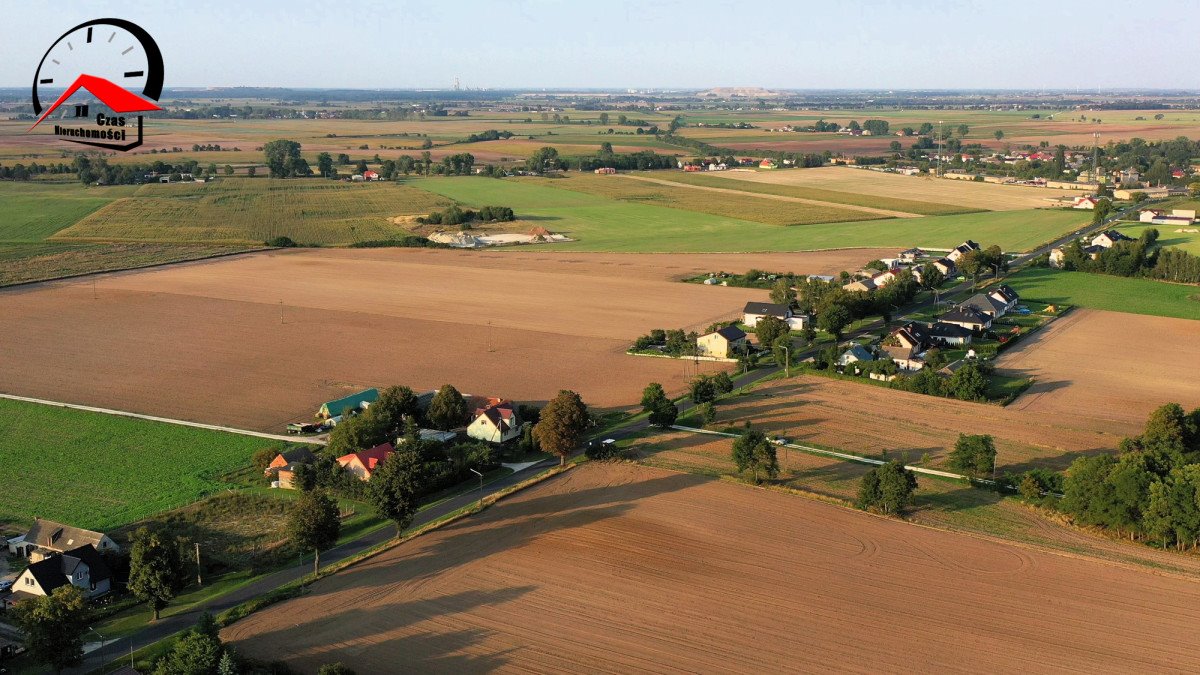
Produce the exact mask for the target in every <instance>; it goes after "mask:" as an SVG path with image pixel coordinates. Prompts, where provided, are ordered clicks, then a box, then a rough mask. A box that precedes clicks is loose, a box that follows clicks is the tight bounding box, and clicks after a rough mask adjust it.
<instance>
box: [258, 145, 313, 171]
mask: <svg viewBox="0 0 1200 675" xmlns="http://www.w3.org/2000/svg"><path fill="white" fill-rule="evenodd" d="M263 155H264V156H265V157H266V162H267V169H268V170H269V171H270V172H271V177H272V178H287V177H289V176H293V175H296V174H295V173H294V171H295V169H296V167H297V163H296V160H300V161H303V160H302V158H301V157H300V144H299V143H297V142H296V141H289V140H286V139H282V138H281V139H278V140H274V141H268V142H267V143H265V144H264V145H263ZM306 166H307V165H306Z"/></svg>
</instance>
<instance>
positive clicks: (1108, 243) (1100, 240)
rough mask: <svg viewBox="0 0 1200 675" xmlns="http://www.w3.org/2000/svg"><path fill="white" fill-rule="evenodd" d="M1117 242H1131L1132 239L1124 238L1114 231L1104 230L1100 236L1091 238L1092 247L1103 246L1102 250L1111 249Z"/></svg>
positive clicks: (1124, 236)
mask: <svg viewBox="0 0 1200 675" xmlns="http://www.w3.org/2000/svg"><path fill="white" fill-rule="evenodd" d="M1118 241H1133V237H1129V236H1126V235H1124V234H1121V233H1120V232H1117V231H1116V230H1105V231H1103V232H1101V233H1100V234H1098V235H1096V236H1094V237H1092V246H1103V247H1104V248H1112V247H1113V245H1114V244H1116V243H1117V242H1118Z"/></svg>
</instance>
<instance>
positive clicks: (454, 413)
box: [426, 384, 470, 431]
mask: <svg viewBox="0 0 1200 675" xmlns="http://www.w3.org/2000/svg"><path fill="white" fill-rule="evenodd" d="M469 412H470V411H468V410H467V402H466V401H465V400H464V399H463V397H462V394H460V393H458V390H457V389H455V388H454V386H453V385H450V384H445V385H442V388H441V389H438V393H437V394H436V395H434V397H433V400H432V401H430V403H429V411H428V412H426V416H427V417H428V418H429V423H430V424H432V425H433V426H434V428H437V429H442V430H443V431H449V430H451V429H454V428H456V427H460V426H462V425H463V423H465V422H466V421H467V415H468V414H469Z"/></svg>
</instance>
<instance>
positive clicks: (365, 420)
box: [325, 408, 388, 457]
mask: <svg viewBox="0 0 1200 675" xmlns="http://www.w3.org/2000/svg"><path fill="white" fill-rule="evenodd" d="M387 440H388V431H387V430H386V429H385V428H384V427H383V426H382V425H380V424H379V422H378V420H377V418H376V417H375V415H372V414H370V408H368V409H367V413H364V414H361V415H342V421H341V422H338V425H337V426H336V427H334V428H333V431H331V432H329V441H328V444H327V445H326V446H325V451H326V452H327V453H328V454H329V455H330V456H332V457H340V456H341V455H344V454H346V453H349V452H357V451H359V450H365V449H367V448H373V447H375V446H376V445H379V444H380V443H385V442H387Z"/></svg>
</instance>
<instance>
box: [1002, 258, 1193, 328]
mask: <svg viewBox="0 0 1200 675" xmlns="http://www.w3.org/2000/svg"><path fill="white" fill-rule="evenodd" d="M1007 282H1008V284H1009V285H1010V286H1012V287H1013V288H1014V289H1015V290H1016V291H1017V292H1018V293H1020V294H1021V298H1022V299H1023V300H1024V299H1025V298H1029V299H1031V300H1040V301H1042V302H1047V303H1051V304H1063V303H1065V304H1071V305H1079V306H1081V307H1091V308H1093V309H1106V310H1110V311H1114V312H1129V313H1131V314H1150V315H1154V316H1169V317H1176V318H1180V319H1198V320H1200V287H1197V286H1182V285H1178V284H1167V283H1163V282H1161V281H1152V280H1149V279H1130V278H1126V277H1114V276H1108V275H1103V274H1089V273H1087V272H1061V271H1058V270H1051V269H1045V268H1028V269H1024V270H1022V271H1020V272H1018V273H1017V274H1015V275H1013V276H1011V277H1009V278H1008V279H1007Z"/></svg>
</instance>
